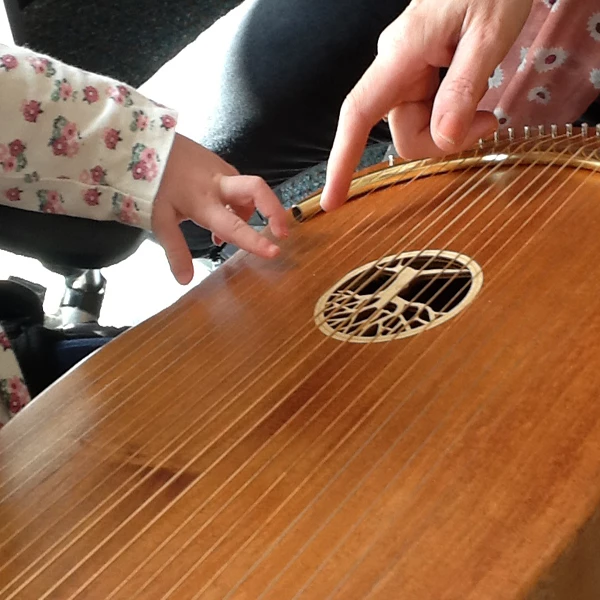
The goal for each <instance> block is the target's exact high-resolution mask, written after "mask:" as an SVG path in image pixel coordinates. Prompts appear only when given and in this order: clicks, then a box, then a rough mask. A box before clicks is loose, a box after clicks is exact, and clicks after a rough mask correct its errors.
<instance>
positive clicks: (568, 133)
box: [565, 123, 573, 137]
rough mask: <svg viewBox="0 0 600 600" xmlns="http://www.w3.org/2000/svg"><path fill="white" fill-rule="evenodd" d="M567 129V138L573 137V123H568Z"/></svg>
mask: <svg viewBox="0 0 600 600" xmlns="http://www.w3.org/2000/svg"><path fill="white" fill-rule="evenodd" d="M565 129H566V131H567V137H571V136H572V135H573V125H571V123H567V124H566V125H565Z"/></svg>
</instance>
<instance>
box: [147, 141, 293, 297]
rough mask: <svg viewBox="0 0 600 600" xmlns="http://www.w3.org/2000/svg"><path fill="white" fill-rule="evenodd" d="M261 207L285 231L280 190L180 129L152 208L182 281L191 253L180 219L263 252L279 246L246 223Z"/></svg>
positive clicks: (279, 233)
mask: <svg viewBox="0 0 600 600" xmlns="http://www.w3.org/2000/svg"><path fill="white" fill-rule="evenodd" d="M255 208H258V209H259V210H260V211H261V213H262V214H263V215H264V216H265V217H267V218H268V219H269V221H270V225H271V230H272V232H273V234H274V235H275V237H277V238H279V239H281V238H283V237H286V236H287V225H286V221H287V217H286V213H285V210H284V209H283V207H282V206H281V204H280V203H279V200H278V199H277V196H275V194H274V193H273V191H272V190H271V189H270V188H269V186H268V185H267V184H266V183H265V182H264V181H263V180H262V179H260V178H259V177H250V176H241V175H239V173H238V172H237V171H236V170H235V169H234V168H233V167H232V166H231V165H229V164H228V163H226V162H225V161H223V160H222V159H220V158H219V157H218V156H217V155H216V154H214V153H212V152H210V151H209V150H207V149H206V148H204V147H202V146H200V145H199V144H196V143H195V142H193V141H191V140H189V139H188V138H186V137H184V136H182V135H179V134H176V136H175V141H174V142H173V148H172V149H171V153H170V155H169V159H168V162H167V165H166V167H165V172H164V175H163V179H162V181H161V184H160V188H159V190H158V194H157V196H156V200H155V202H154V208H153V211H152V229H153V231H154V234H155V235H156V238H157V240H158V241H159V242H160V243H161V245H162V246H163V248H164V249H165V252H166V254H167V258H168V260H169V264H170V266H171V271H172V272H173V275H174V276H175V278H176V279H177V281H178V282H179V283H181V284H184V285H185V284H187V283H189V282H190V281H191V279H192V277H193V274H194V271H193V265H192V256H191V254H190V251H189V248H188V246H187V244H186V242H185V238H184V237H183V234H182V233H181V230H180V228H179V224H180V223H181V222H182V221H185V220H191V221H194V222H195V223H196V224H197V225H200V226H202V227H205V228H206V229H208V230H210V231H212V232H213V238H214V239H215V240H216V241H217V243H221V242H222V241H225V242H230V243H233V244H235V245H236V246H238V247H239V248H242V249H243V250H247V251H248V252H252V253H254V254H257V255H259V256H262V257H264V258H272V257H274V256H276V255H277V254H278V252H279V247H278V246H277V245H276V244H274V243H272V242H271V241H269V240H268V239H267V238H266V237H264V236H262V235H260V234H259V233H258V232H256V231H255V230H254V229H252V227H250V226H249V225H248V224H247V221H248V219H249V218H250V217H251V216H252V214H253V213H254V209H255Z"/></svg>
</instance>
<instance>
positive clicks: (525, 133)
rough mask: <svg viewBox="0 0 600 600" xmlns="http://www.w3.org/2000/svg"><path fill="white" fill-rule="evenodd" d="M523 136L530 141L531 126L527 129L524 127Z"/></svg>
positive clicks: (526, 126)
mask: <svg viewBox="0 0 600 600" xmlns="http://www.w3.org/2000/svg"><path fill="white" fill-rule="evenodd" d="M523 135H524V136H525V139H526V140H528V139H529V138H530V137H531V128H530V127H529V125H525V127H523Z"/></svg>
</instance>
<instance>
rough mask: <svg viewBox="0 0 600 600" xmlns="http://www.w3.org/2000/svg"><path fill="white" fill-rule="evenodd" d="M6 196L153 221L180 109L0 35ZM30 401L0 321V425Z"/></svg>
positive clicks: (50, 209) (70, 211) (47, 207)
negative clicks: (3, 41) (15, 44)
mask: <svg viewBox="0 0 600 600" xmlns="http://www.w3.org/2000/svg"><path fill="white" fill-rule="evenodd" d="M0 89H1V90H2V93H1V94H0V204H6V205H8V206H13V207H15V208H21V209H24V210H32V211H41V212H47V213H57V214H67V215H71V216H75V217H84V218H88V219H97V220H116V221H121V222H123V223H127V224H130V225H136V226H139V227H143V228H145V229H150V223H151V216H152V203H153V201H154V197H155V195H156V192H157V190H158V186H159V183H160V180H161V177H162V174H163V171H164V167H165V163H166V160H167V157H168V155H169V152H170V150H171V145H172V144H173V139H174V136H175V125H176V113H174V112H173V111H172V110H169V109H167V108H165V107H163V106H160V105H158V104H155V103H154V102H152V101H151V100H148V99H146V98H144V96H142V95H141V94H139V93H138V92H136V91H135V90H133V89H131V88H129V87H127V86H126V85H123V84H120V83H118V82H115V81H113V80H111V79H108V78H106V77H101V76H99V75H94V74H92V73H87V72H86V71H82V70H80V69H77V68H74V67H69V66H67V65H64V64H63V63H61V62H59V61H56V60H54V59H52V58H49V57H47V56H43V55H40V54H36V53H34V52H31V51H29V50H26V49H23V48H9V47H7V46H3V45H1V44H0ZM29 401H30V396H29V392H28V390H27V386H26V385H25V382H24V380H23V375H22V373H21V370H20V368H19V364H18V362H17V359H16V356H15V354H14V352H13V351H12V349H11V345H10V341H9V339H8V337H7V336H6V334H5V333H4V331H3V330H2V327H0V428H1V427H2V425H3V424H5V423H7V422H8V421H9V420H10V418H11V417H12V416H14V415H15V414H17V413H18V412H19V411H20V410H21V409H22V408H23V407H24V406H25V405H26V404H28V403H29Z"/></svg>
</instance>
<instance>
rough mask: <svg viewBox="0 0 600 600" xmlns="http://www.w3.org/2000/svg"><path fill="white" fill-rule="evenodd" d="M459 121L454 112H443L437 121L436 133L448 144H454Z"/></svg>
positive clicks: (458, 130)
mask: <svg viewBox="0 0 600 600" xmlns="http://www.w3.org/2000/svg"><path fill="white" fill-rule="evenodd" d="M459 132H460V123H459V120H458V118H457V116H456V114H455V113H451V112H449V113H444V114H443V115H442V118H441V119H440V122H439V123H438V126H437V130H436V133H437V134H438V135H439V136H440V137H441V138H442V139H443V140H444V141H445V142H447V143H448V144H452V145H453V146H456V139H457V137H458V135H457V134H459Z"/></svg>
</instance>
